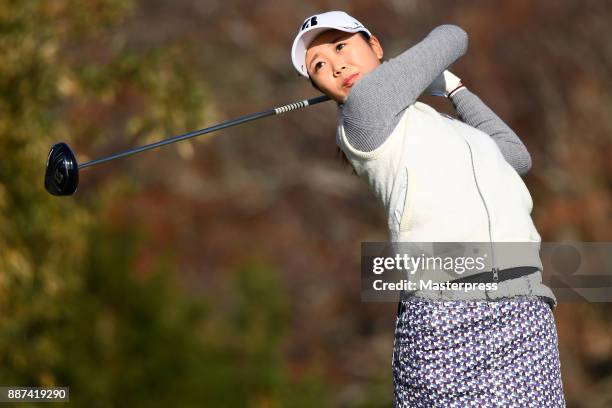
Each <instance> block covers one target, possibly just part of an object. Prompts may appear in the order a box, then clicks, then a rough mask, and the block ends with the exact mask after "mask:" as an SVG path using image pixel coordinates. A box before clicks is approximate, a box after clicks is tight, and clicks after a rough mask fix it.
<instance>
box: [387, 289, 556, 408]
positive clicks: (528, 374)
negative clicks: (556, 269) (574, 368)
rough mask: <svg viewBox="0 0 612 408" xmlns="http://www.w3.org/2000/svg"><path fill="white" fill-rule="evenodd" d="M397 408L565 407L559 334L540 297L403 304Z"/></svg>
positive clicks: (396, 359) (396, 355)
mask: <svg viewBox="0 0 612 408" xmlns="http://www.w3.org/2000/svg"><path fill="white" fill-rule="evenodd" d="M392 366H393V387H394V406H395V407H411V408H412V407H565V399H564V397H563V386H562V383H561V363H560V360H559V350H558V343H557V330H556V326H555V319H554V316H553V313H552V310H551V307H550V306H549V304H548V303H546V302H545V301H544V300H543V299H542V298H540V297H538V296H517V297H513V298H503V299H500V300H499V301H487V300H452V301H436V300H429V299H424V298H419V297H416V296H411V297H408V298H407V299H406V300H403V301H401V302H400V303H399V305H398V316H397V321H396V327H395V340H394V344H393V360H392Z"/></svg>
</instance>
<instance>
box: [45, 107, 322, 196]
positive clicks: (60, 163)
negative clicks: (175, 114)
mask: <svg viewBox="0 0 612 408" xmlns="http://www.w3.org/2000/svg"><path fill="white" fill-rule="evenodd" d="M329 100H330V98H329V97H328V96H326V95H323V96H318V97H316V98H311V99H304V100H303V101H299V102H294V103H290V104H288V105H283V106H280V107H278V108H272V109H269V110H266V111H262V112H258V113H253V114H251V115H245V116H241V117H239V118H237V119H234V120H230V121H227V122H224V123H220V124H218V125H214V126H210V127H207V128H204V129H200V130H196V131H193V132H189V133H185V134H182V135H178V136H173V137H170V138H168V139H164V140H160V141H159V142H155V143H151V144H148V145H145V146H141V147H135V148H133V149H130V150H126V151H124V152H121V153H117V154H113V155H111V156H108V157H103V158H100V159H96V160H91V161H88V162H87V163H83V164H78V163H77V160H76V156H75V154H74V152H73V151H72V149H71V148H70V146H68V145H67V144H66V143H64V142H59V143H56V144H54V145H53V146H52V147H51V150H50V151H49V155H48V157H47V165H46V169H45V189H46V190H47V191H48V192H49V193H51V194H53V195H56V196H65V195H73V194H74V192H75V191H76V189H77V187H78V185H79V170H80V169H84V168H86V167H91V166H95V165H97V164H101V163H105V162H108V161H111V160H115V159H118V158H120V157H125V156H129V155H132V154H136V153H140V152H144V151H147V150H151V149H155V148H156V147H161V146H165V145H167V144H170V143H175V142H179V141H181V140H185V139H190V138H192V137H196V136H200V135H203V134H206V133H211V132H214V131H216V130H220V129H225V128H228V127H231V126H235V125H239V124H241V123H244V122H249V121H252V120H255V119H261V118H265V117H267V116H272V115H279V114H281V113H286V112H290V111H293V110H296V109H300V108H305V107H307V106H311V105H315V104H317V103H320V102H325V101H329Z"/></svg>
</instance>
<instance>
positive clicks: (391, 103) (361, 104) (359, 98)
mask: <svg viewBox="0 0 612 408" xmlns="http://www.w3.org/2000/svg"><path fill="white" fill-rule="evenodd" d="M466 51H467V33H466V32H465V31H464V30H463V29H461V28H460V27H458V26H455V25H449V24H446V25H441V26H439V27H436V28H435V29H434V30H433V31H432V32H431V33H430V34H429V35H428V36H427V37H425V39H423V40H422V41H421V42H419V43H418V44H416V45H414V46H413V47H411V48H409V49H408V50H406V51H405V52H403V53H402V54H400V55H399V56H397V57H395V58H393V59H392V60H393V62H391V61H390V62H391V63H387V62H383V63H382V64H381V65H380V66H379V67H377V68H376V70H374V71H372V72H370V73H368V74H366V75H364V76H363V77H362V79H361V81H359V82H358V83H356V84H355V86H354V87H353V89H352V90H351V92H350V94H349V96H348V98H347V99H346V101H345V102H344V103H343V104H340V105H339V108H340V109H341V112H342V118H343V124H344V129H345V132H346V137H347V139H348V140H349V142H350V143H351V145H352V146H353V147H354V148H356V149H358V150H361V151H364V152H369V151H372V150H374V149H376V148H377V147H378V146H380V145H381V144H382V143H383V142H384V141H385V140H386V139H387V137H389V135H390V134H391V132H392V131H393V129H394V128H395V126H396V125H397V123H398V122H399V120H400V118H401V113H402V112H403V111H404V110H405V109H406V108H407V107H408V106H410V105H412V104H413V103H414V102H415V101H416V100H417V98H418V97H419V96H420V95H421V94H422V93H423V91H424V90H425V88H427V87H428V86H429V84H431V82H432V81H433V80H434V79H435V78H436V77H437V76H438V75H439V74H440V73H442V71H444V70H445V69H446V68H448V66H450V65H451V64H452V63H453V62H455V61H456V60H457V59H458V58H459V57H461V56H462V55H463V54H465V52H466ZM373 101H374V103H373ZM451 101H452V103H453V106H454V107H455V109H456V111H457V114H458V117H459V119H460V120H462V121H463V122H465V123H467V124H468V125H470V126H473V127H475V128H477V129H479V130H481V131H483V132H485V133H487V134H488V135H490V136H491V137H492V138H493V139H494V140H495V142H496V143H497V145H498V146H499V148H500V150H501V152H502V154H503V155H504V157H505V158H506V160H507V161H508V163H510V164H511V165H512V167H514V168H515V169H516V171H517V172H518V173H519V174H521V175H524V174H525V173H527V171H529V169H530V168H531V157H530V155H529V152H528V151H527V149H526V148H525V145H524V144H523V143H522V142H521V140H520V139H519V137H518V136H517V135H516V133H514V132H513V131H512V129H511V128H510V127H509V126H508V125H506V124H505V123H504V122H503V121H502V120H501V119H500V118H499V117H498V116H497V115H496V114H495V113H494V112H493V111H492V110H491V109H489V107H487V106H486V105H485V104H484V103H483V102H482V101H481V100H480V98H478V96H476V95H474V94H473V93H472V92H470V91H469V90H467V89H464V90H462V91H460V92H456V93H455V94H453V96H452V97H451Z"/></svg>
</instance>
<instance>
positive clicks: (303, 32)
mask: <svg viewBox="0 0 612 408" xmlns="http://www.w3.org/2000/svg"><path fill="white" fill-rule="evenodd" d="M330 29H336V30H340V31H345V32H347V33H356V32H359V31H363V32H364V33H366V34H367V35H368V37H371V36H372V34H371V33H370V31H368V29H367V28H365V27H364V26H363V24H361V23H360V22H359V21H358V20H356V19H354V18H353V17H351V16H349V15H348V14H346V13H345V12H344V11H328V12H327V13H321V14H315V15H314V16H311V17H308V18H307V19H306V20H304V23H303V24H302V26H301V27H300V31H299V32H298V34H297V36H296V37H295V40H293V47H291V60H292V62H293V66H294V67H295V69H296V70H297V71H298V72H299V73H300V75H303V76H305V77H306V78H309V76H308V70H307V69H306V62H305V60H306V49H307V47H308V46H309V45H310V43H311V42H312V41H313V40H314V39H315V38H316V37H317V35H319V34H321V33H322V32H323V31H327V30H330Z"/></svg>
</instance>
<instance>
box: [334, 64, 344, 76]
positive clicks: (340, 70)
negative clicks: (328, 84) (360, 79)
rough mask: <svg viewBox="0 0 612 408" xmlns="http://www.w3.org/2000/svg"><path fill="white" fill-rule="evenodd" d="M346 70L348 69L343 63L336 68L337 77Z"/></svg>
mask: <svg viewBox="0 0 612 408" xmlns="http://www.w3.org/2000/svg"><path fill="white" fill-rule="evenodd" d="M345 69H346V65H344V64H343V63H340V64H337V65H336V66H335V67H334V72H335V74H336V75H340V74H341V73H342V71H343V70H345Z"/></svg>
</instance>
